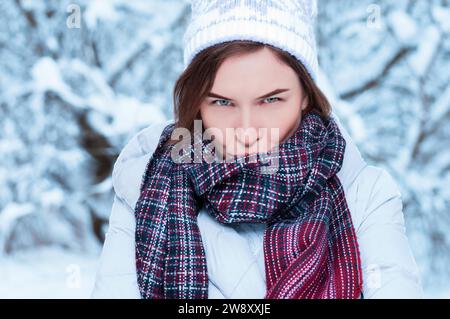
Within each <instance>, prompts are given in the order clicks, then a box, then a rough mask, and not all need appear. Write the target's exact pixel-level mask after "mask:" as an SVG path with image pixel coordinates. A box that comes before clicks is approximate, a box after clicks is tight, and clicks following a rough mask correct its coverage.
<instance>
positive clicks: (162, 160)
mask: <svg viewBox="0 0 450 319" xmlns="http://www.w3.org/2000/svg"><path fill="white" fill-rule="evenodd" d="M173 129H174V124H173V123H172V124H170V125H168V126H167V127H166V128H165V129H164V130H163V132H162V134H161V137H160V140H159V144H158V146H157V148H156V150H155V152H154V153H153V155H152V157H151V158H150V160H149V162H148V164H147V168H146V171H145V174H144V176H143V179H142V183H141V194H140V197H139V200H138V201H137V203H136V207H135V216H136V234H135V235H136V268H137V278H138V285H139V289H140V293H141V296H142V298H176V299H199V298H208V271H207V266H206V256H205V250H204V247H203V243H202V238H201V234H200V230H199V227H198V224H197V214H198V211H199V209H200V208H201V207H202V206H203V205H205V206H206V208H207V210H208V212H209V213H210V214H212V216H214V217H215V218H216V219H217V220H218V221H220V222H221V223H223V224H231V223H240V222H255V223H265V224H266V229H265V232H264V243H263V245H264V259H265V270H266V285H267V291H266V296H265V298H270V299H279V298H285V299H298V298H359V296H360V293H361V290H362V272H361V262H360V256H359V248H358V243H357V238H356V234H355V230H354V227H353V224H352V220H351V216H350V211H349V209H348V206H347V202H346V199H345V194H344V191H343V188H342V185H341V183H340V181H339V179H338V177H337V175H336V173H337V172H338V171H339V170H340V168H341V165H342V161H343V157H344V150H345V140H344V138H343V136H342V135H341V133H340V131H339V128H338V126H337V124H336V123H335V122H334V120H333V119H332V118H329V119H328V120H323V119H322V118H321V117H320V116H318V115H316V114H313V113H308V114H305V115H304V117H303V118H302V121H301V124H300V125H299V127H298V129H297V130H296V131H295V132H294V134H293V135H292V136H290V137H289V138H288V139H286V140H285V141H284V142H283V143H281V144H280V145H279V148H278V152H276V153H274V154H273V155H272V156H276V157H277V171H276V172H275V173H272V174H267V173H264V172H262V171H261V170H260V168H261V167H262V166H264V165H267V164H264V163H266V162H264V163H262V162H261V161H259V160H258V161H257V162H256V163H255V162H253V163H252V162H250V161H249V159H250V157H251V158H254V156H253V157H252V155H248V156H244V157H242V158H244V159H245V160H244V161H234V162H213V163H208V162H207V161H202V162H200V163H197V162H191V163H186V162H185V163H175V162H174V161H173V160H172V158H171V149H172V146H169V145H166V144H165V141H167V140H168V139H169V138H170V136H171V132H172V131H173ZM208 145H211V144H208V143H207V142H205V141H201V147H202V150H203V149H206V147H208ZM191 153H192V154H188V155H189V156H192V155H193V151H192V152H191ZM242 158H241V159H242Z"/></svg>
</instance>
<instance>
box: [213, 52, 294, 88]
mask: <svg viewBox="0 0 450 319" xmlns="http://www.w3.org/2000/svg"><path fill="white" fill-rule="evenodd" d="M297 84H299V82H298V79H297V74H296V73H295V71H294V70H293V69H292V68H291V67H290V66H288V65H287V64H285V63H283V62H282V61H280V60H279V59H278V58H277V57H276V55H275V54H274V53H273V52H272V51H271V50H269V49H268V48H264V49H261V50H258V51H256V52H252V53H246V54H241V55H234V56H231V57H229V58H227V59H226V60H225V61H224V62H223V63H222V64H221V65H220V67H219V69H218V70H217V73H216V76H215V79H214V84H213V88H212V91H213V92H215V93H218V94H221V93H223V94H226V93H227V94H231V93H243V91H246V92H258V93H260V92H261V91H264V92H263V93H266V91H267V92H268V91H270V90H274V89H276V88H279V87H296V86H297Z"/></svg>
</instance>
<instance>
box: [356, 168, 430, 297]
mask: <svg viewBox="0 0 450 319" xmlns="http://www.w3.org/2000/svg"><path fill="white" fill-rule="evenodd" d="M370 169H371V170H372V171H371V172H369V173H368V174H370V175H371V176H372V178H364V176H361V179H362V181H361V182H360V186H359V187H358V188H359V190H358V191H359V192H360V194H361V195H360V196H358V198H359V200H364V202H365V206H366V207H365V213H364V216H363V219H362V221H361V223H360V225H359V228H358V230H357V233H358V242H359V245H360V251H361V260H362V266H363V279H364V280H363V281H364V287H363V292H364V298H423V291H422V287H421V280H420V275H419V270H418V267H417V264H416V262H415V259H414V257H413V254H412V251H411V248H410V245H409V242H408V238H407V236H406V232H405V221H404V216H403V208H402V199H401V194H400V191H399V188H398V186H397V184H396V182H395V181H394V180H393V178H392V177H391V176H390V175H389V174H388V173H387V172H386V171H385V170H383V169H380V168H376V167H373V166H372V167H371V168H370ZM372 174H377V177H376V180H375V182H374V183H373V182H371V184H372V186H371V188H369V189H368V188H366V187H365V183H364V180H366V181H368V180H372V181H373V175H372ZM366 177H367V176H366ZM366 196H369V197H368V200H367V201H366V200H365V197H366Z"/></svg>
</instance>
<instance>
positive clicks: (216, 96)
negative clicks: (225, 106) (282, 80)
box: [207, 89, 289, 101]
mask: <svg viewBox="0 0 450 319" xmlns="http://www.w3.org/2000/svg"><path fill="white" fill-rule="evenodd" d="M286 91H289V89H276V90H273V91H272V92H269V93H266V94H264V95H262V96H260V97H258V98H256V99H257V100H259V99H264V98H266V97H269V96H272V95H274V94H278V93H283V92H286ZM207 96H208V97H215V98H219V99H224V100H230V101H233V99H230V98H227V97H225V96H221V95H219V94H216V93H213V92H209V93H208V95H207Z"/></svg>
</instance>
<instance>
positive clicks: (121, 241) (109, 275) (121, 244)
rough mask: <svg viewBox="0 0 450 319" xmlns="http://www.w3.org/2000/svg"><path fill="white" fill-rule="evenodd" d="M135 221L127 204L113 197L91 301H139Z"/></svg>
mask: <svg viewBox="0 0 450 319" xmlns="http://www.w3.org/2000/svg"><path fill="white" fill-rule="evenodd" d="M134 230H135V220H134V215H133V213H132V211H131V210H130V209H129V207H128V206H127V204H126V203H125V202H124V201H123V200H122V199H120V198H119V197H118V196H117V195H116V196H114V201H113V206H112V210H111V216H110V218H109V228H108V231H107V233H106V236H105V242H104V244H103V249H102V253H101V256H100V260H99V265H98V268H97V274H96V278H95V283H94V289H93V290H92V293H91V298H102V299H104V298H107V299H109V298H120V299H140V298H141V296H140V293H139V288H138V285H137V277H136V264H135V257H134Z"/></svg>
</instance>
